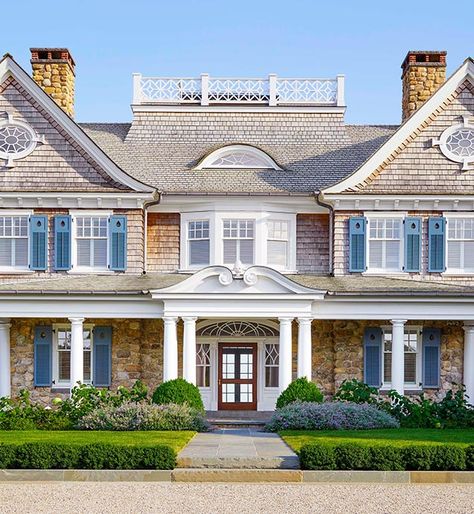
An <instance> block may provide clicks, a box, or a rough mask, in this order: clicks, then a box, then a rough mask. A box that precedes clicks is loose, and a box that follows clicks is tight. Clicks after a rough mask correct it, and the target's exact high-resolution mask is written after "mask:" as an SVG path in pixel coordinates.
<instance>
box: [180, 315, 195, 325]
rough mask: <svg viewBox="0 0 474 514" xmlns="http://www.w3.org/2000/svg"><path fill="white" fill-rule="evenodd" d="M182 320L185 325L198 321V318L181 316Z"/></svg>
mask: <svg viewBox="0 0 474 514" xmlns="http://www.w3.org/2000/svg"><path fill="white" fill-rule="evenodd" d="M181 319H182V320H183V321H184V322H185V323H190V322H192V321H197V316H181Z"/></svg>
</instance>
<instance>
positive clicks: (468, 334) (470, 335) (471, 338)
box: [463, 322, 474, 405]
mask: <svg viewBox="0 0 474 514" xmlns="http://www.w3.org/2000/svg"><path fill="white" fill-rule="evenodd" d="M463 370H464V373H463V383H464V385H465V386H466V396H468V402H469V403H470V404H471V405H474V322H469V323H465V325H464V363H463Z"/></svg>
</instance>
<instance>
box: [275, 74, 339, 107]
mask: <svg viewBox="0 0 474 514" xmlns="http://www.w3.org/2000/svg"><path fill="white" fill-rule="evenodd" d="M276 92H277V101H278V103H279V104H282V103H284V104H287V103H298V104H333V105H334V104H336V101H337V81H336V80H333V79H327V80H321V79H277V83H276Z"/></svg>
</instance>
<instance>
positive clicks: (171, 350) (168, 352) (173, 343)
mask: <svg viewBox="0 0 474 514" xmlns="http://www.w3.org/2000/svg"><path fill="white" fill-rule="evenodd" d="M163 321H164V324H165V330H164V342H163V382H166V381H168V380H174V379H175V378H178V334H177V326H176V322H177V321H178V318H174V317H170V316H165V317H164V318H163Z"/></svg>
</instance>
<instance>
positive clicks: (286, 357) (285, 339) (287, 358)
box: [278, 318, 293, 391]
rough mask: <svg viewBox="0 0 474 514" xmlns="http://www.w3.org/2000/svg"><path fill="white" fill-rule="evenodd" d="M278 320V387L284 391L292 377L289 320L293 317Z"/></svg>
mask: <svg viewBox="0 0 474 514" xmlns="http://www.w3.org/2000/svg"><path fill="white" fill-rule="evenodd" d="M279 321H280V350H279V351H280V366H279V375H278V378H279V389H280V391H284V390H285V389H286V388H287V387H288V385H289V384H290V382H291V378H292V359H291V343H292V341H291V322H292V321H293V318H279Z"/></svg>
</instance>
